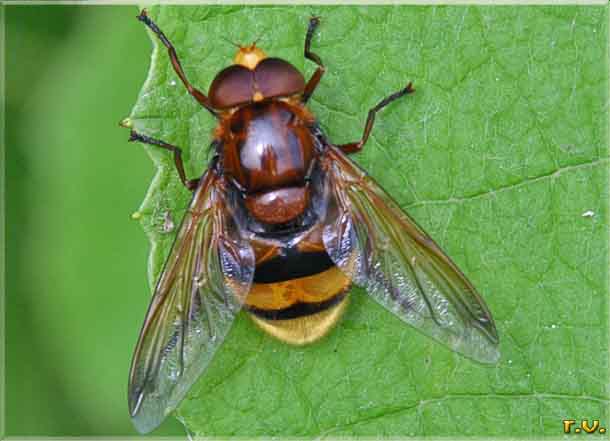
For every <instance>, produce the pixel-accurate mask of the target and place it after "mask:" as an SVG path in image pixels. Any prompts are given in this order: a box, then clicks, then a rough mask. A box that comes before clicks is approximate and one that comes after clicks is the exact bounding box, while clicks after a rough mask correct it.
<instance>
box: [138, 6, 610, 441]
mask: <svg viewBox="0 0 610 441" xmlns="http://www.w3.org/2000/svg"><path fill="white" fill-rule="evenodd" d="M150 14H151V16H152V17H153V18H154V19H155V20H156V21H157V23H158V24H159V26H160V27H161V28H162V29H163V30H164V31H165V33H166V35H167V36H168V37H169V38H170V39H171V40H172V41H173V43H174V44H175V46H176V48H177V51H178V54H179V55H180V57H181V60H182V64H183V66H184V69H185V71H186V73H187V75H188V77H189V78H190V80H191V81H192V82H193V83H194V84H196V85H198V86H199V87H201V89H202V90H207V88H208V87H209V85H210V82H211V81H212V79H213V77H214V75H215V74H216V73H217V72H218V71H219V70H220V69H221V68H223V67H225V66H227V65H229V64H230V63H231V59H232V56H233V52H234V51H235V48H234V47H233V46H232V45H231V44H228V43H227V42H226V41H225V38H226V39H229V40H231V41H235V42H238V43H249V42H251V41H253V40H254V39H255V38H257V37H258V36H260V35H262V39H261V41H260V43H259V45H260V46H262V47H263V48H264V49H265V50H266V51H267V53H269V54H272V55H273V56H278V57H281V58H284V59H286V60H288V61H290V62H291V63H293V64H294V65H295V66H296V67H297V68H298V69H300V70H302V71H304V72H305V73H306V75H310V74H311V73H312V72H313V70H314V65H313V63H311V62H309V61H306V60H305V59H304V58H303V41H304V36H305V30H306V26H307V20H308V17H309V16H310V14H315V15H319V16H321V17H322V24H321V26H320V28H319V32H318V34H317V36H316V37H315V38H314V42H313V48H314V50H315V52H317V53H318V54H319V55H320V56H321V58H322V59H323V60H324V62H325V64H326V66H327V69H328V70H327V73H326V75H325V76H324V78H323V80H322V82H321V84H320V86H319V88H318V89H317V90H316V92H315V95H314V97H313V99H312V101H311V104H310V108H311V109H312V110H313V112H314V113H315V114H316V115H317V117H318V118H319V120H320V122H321V124H322V126H323V127H324V128H325V130H326V131H327V134H328V135H329V137H330V139H331V140H333V141H334V142H336V143H343V142H349V141H354V140H357V139H358V138H359V137H360V136H361V133H362V129H363V126H364V121H365V118H366V114H367V111H368V109H369V108H370V107H372V106H373V105H375V104H376V103H377V102H378V101H379V100H380V99H381V98H383V97H385V96H387V95H388V94H389V93H391V92H394V91H395V90H397V89H399V88H400V87H403V86H404V85H405V84H406V83H407V82H408V81H413V84H414V86H415V88H416V90H417V93H415V94H414V95H413V96H409V97H408V98H405V99H404V100H401V101H400V102H396V103H394V104H392V105H391V106H390V107H389V108H387V109H385V110H384V111H383V112H382V113H381V114H379V115H378V117H377V121H376V125H375V128H374V130H373V134H372V136H371V138H370V140H369V142H368V144H367V146H366V148H365V149H364V151H363V152H362V153H361V154H359V155H357V156H356V160H357V161H358V162H359V163H360V164H361V165H363V166H364V167H365V168H366V169H367V170H368V171H369V172H370V174H371V175H373V176H374V177H376V178H377V179H378V180H379V182H380V183H381V184H382V185H383V186H384V187H385V188H386V189H387V190H388V191H389V193H390V194H392V195H393V196H394V197H395V198H396V200H397V201H398V202H399V203H400V204H401V205H402V206H403V207H404V208H405V209H406V210H407V211H408V212H409V213H410V214H411V215H413V217H415V219H416V220H417V221H418V222H419V223H420V225H422V226H423V227H424V228H425V229H426V230H427V231H428V232H429V233H430V234H431V236H432V237H433V238H434V239H435V240H436V241H437V242H438V243H439V244H440V245H441V246H442V247H443V248H444V249H445V251H446V252H447V253H448V254H449V255H450V256H451V257H452V258H453V259H454V260H455V261H456V263H457V264H458V265H459V266H460V268H462V269H463V271H464V273H465V274H466V275H467V276H468V277H469V278H470V279H471V280H472V282H473V283H474V284H475V285H476V286H477V287H478V289H479V290H480V292H481V293H482V294H483V296H484V297H485V299H486V301H487V303H488V305H489V307H490V309H491V311H492V312H493V315H494V318H495V320H496V323H497V326H498V331H499V334H500V340H501V352H502V357H501V360H500V362H499V363H498V364H497V365H496V366H483V365H480V364H477V363H475V362H473V361H470V360H468V359H465V358H463V357H461V356H459V355H458V354H455V353H453V352H451V351H449V350H448V349H446V348H445V347H443V346H441V345H439V344H437V343H435V342H433V341H431V340H430V339H427V338H426V337H424V336H422V335H421V334H419V333H418V332H417V331H415V330H414V329H412V328H410V327H408V326H406V325H405V324H403V323H402V322H401V321H399V320H398V319H397V318H395V317H393V316H392V315H391V314H390V313H388V312H386V311H385V310H383V309H382V308H381V307H380V306H378V305H377V304H376V303H375V302H374V301H372V300H371V299H369V298H368V297H367V295H366V293H365V292H363V291H361V290H356V289H354V290H353V295H352V302H351V305H350V307H349V310H348V312H347V314H346V316H345V317H344V319H343V320H342V321H341V323H340V325H339V326H338V327H337V328H336V329H335V330H334V331H333V332H332V333H331V335H329V336H328V337H327V338H325V339H324V340H323V341H321V342H319V343H317V344H314V345H311V346H308V347H304V348H294V347H289V346H287V345H284V344H282V343H280V342H277V341H275V340H273V339H272V338H270V337H268V336H266V335H264V334H263V333H262V332H261V331H259V330H258V329H257V328H256V327H255V326H254V325H253V324H252V323H251V322H250V320H249V318H248V317H247V316H246V315H245V314H242V315H241V316H240V317H239V319H238V320H237V323H236V325H235V326H234V328H233V330H232V332H231V334H230V336H229V338H228V340H227V341H226V343H225V345H224V346H223V348H222V350H221V351H220V353H219V354H218V355H217V356H216V358H215V359H214V361H213V363H212V365H211V367H210V368H209V370H208V371H207V372H206V374H205V375H204V376H203V377H202V378H201V380H200V381H199V382H198V383H197V384H196V385H195V387H193V389H192V390H191V392H190V394H189V396H188V398H187V399H186V400H185V401H184V402H183V403H182V405H181V406H180V408H179V417H180V418H181V419H182V420H183V421H184V422H185V423H186V425H187V427H188V428H189V429H190V430H191V431H192V432H193V433H195V434H197V435H207V436H222V435H241V436H254V435H274V436H289V435H290V436H304V437H311V436H322V437H325V436H344V435H347V436H355V435H363V436H364V435H368V436H378V435H392V436H396V435H420V436H424V435H425V436H428V435H431V436H432V435H443V436H463V435H488V436H489V435H498V436H500V435H503V436H507V435H513V436H526V435H528V436H530V435H531V436H541V435H557V436H559V435H561V434H562V430H563V425H562V420H563V419H566V418H573V419H576V420H578V421H580V419H583V418H589V419H600V420H602V423H604V422H606V423H608V412H607V409H608V402H609V401H608V400H609V391H608V349H607V348H608V313H607V312H608V301H607V299H608V277H607V276H608V272H607V262H608V230H607V228H608V210H607V201H608V164H609V162H608V147H607V144H608V140H607V127H606V126H607V121H608V95H607V89H608V67H607V66H608V57H607V42H608V40H607V21H608V15H607V7H605V6H603V7H594V6H582V7H574V6H569V7H568V6H566V7H537V6H527V7H525V6H510V7H465V6H455V7H432V6H375V7H373V6H367V7H340V6H332V7H331V6H329V7H321V6H316V7H305V6H299V7H288V6H273V7H242V6H198V7H188V8H187V7H155V8H152V9H151V11H150ZM132 118H133V120H134V122H135V126H136V128H137V129H138V130H140V131H143V132H144V133H146V134H148V135H151V136H155V137H159V138H162V139H164V140H166V141H168V142H171V143H175V144H177V145H179V146H182V147H183V148H184V149H185V159H186V162H187V172H188V174H189V176H191V177H195V176H198V175H199V174H201V173H202V171H203V170H204V169H205V167H206V158H207V146H208V144H209V143H210V140H211V137H212V135H211V133H212V129H213V126H214V123H215V121H214V120H213V118H211V117H210V115H209V114H208V112H207V111H205V110H204V109H202V108H201V107H200V106H199V105H198V104H197V103H196V102H195V101H194V100H193V99H192V98H191V97H190V96H189V95H188V94H187V93H186V92H185V90H184V89H183V88H182V87H181V85H180V82H179V80H178V78H177V76H176V75H175V73H174V72H173V70H172V68H171V65H170V63H169V61H168V57H167V54H166V51H165V50H164V49H163V48H162V49H161V50H160V49H159V45H158V44H157V42H156V41H155V51H154V53H153V59H152V67H151V70H150V74H149V78H148V79H147V82H146V84H145V86H144V88H143V90H142V93H141V96H140V98H139V100H138V102H137V104H136V106H135V108H134V110H133V114H132ZM150 153H151V155H152V156H153V158H154V159H155V161H156V162H157V164H158V166H159V173H158V175H157V176H156V178H155V180H154V182H153V184H152V186H151V188H150V191H149V194H148V196H147V198H146V200H145V201H144V203H143V206H142V209H141V212H142V213H143V218H142V224H143V225H144V228H145V230H146V231H147V233H148V234H149V235H150V237H151V240H152V243H153V245H154V248H153V252H152V254H151V271H150V273H151V283H152V282H153V281H154V279H155V278H156V277H157V275H158V273H159V269H160V268H161V265H162V263H163V260H164V257H165V256H166V255H167V253H168V249H169V246H170V245H171V242H172V235H171V234H164V233H162V232H161V230H162V228H161V226H162V223H163V213H164V212H166V211H169V212H170V213H171V216H172V217H173V218H174V219H175V220H176V221H177V220H178V219H179V217H180V216H181V214H182V213H183V212H184V208H185V207H186V205H187V203H188V199H189V194H188V192H187V191H185V190H184V189H183V188H182V187H181V185H180V183H179V181H178V179H177V174H176V172H175V170H174V167H173V163H172V160H171V157H170V155H168V154H167V152H163V151H157V150H150Z"/></svg>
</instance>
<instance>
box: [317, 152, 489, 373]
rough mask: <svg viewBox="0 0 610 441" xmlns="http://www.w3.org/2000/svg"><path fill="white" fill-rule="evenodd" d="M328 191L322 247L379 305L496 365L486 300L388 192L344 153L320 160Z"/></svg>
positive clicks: (450, 344)
mask: <svg viewBox="0 0 610 441" xmlns="http://www.w3.org/2000/svg"><path fill="white" fill-rule="evenodd" d="M323 164H324V165H323V166H324V168H325V170H326V172H327V178H328V188H327V191H329V192H330V194H329V198H330V201H331V203H330V204H329V208H328V214H327V216H326V219H327V221H326V225H325V228H324V236H323V239H324V245H325V247H326V249H327V252H328V254H329V255H330V257H331V259H332V260H333V262H334V263H335V264H336V265H337V266H338V267H339V268H340V269H341V270H343V271H344V272H345V273H346V274H347V275H348V276H349V277H350V278H351V279H352V280H353V282H354V283H356V284H357V285H360V286H362V287H364V288H366V290H367V291H368V292H369V294H370V295H372V296H373V298H375V300H377V301H378V302H379V303H381V304H382V305H383V306H384V307H386V308H387V309H389V310H390V311H392V312H393V313H394V314H396V315H397V316H398V317H400V318H401V319H402V320H404V321H405V322H407V323H409V324H410V325H412V326H414V327H416V328H418V329H419V330H420V331H422V332H423V333H424V334H426V335H428V336H430V337H432V338H434V339H436V340H438V341H439V342H441V343H443V344H445V345H447V346H449V347H450V348H451V349H453V350H454V351H457V352H460V353H462V354H464V355H466V356H468V357H470V358H473V359H475V360H477V361H480V362H484V363H494V362H496V361H497V359H498V357H499V355H500V354H499V351H498V334H497V332H496V328H495V325H494V322H493V319H492V317H491V313H490V312H489V310H488V309H487V306H486V305H485V303H484V301H483V299H482V298H481V297H480V296H479V294H478V293H477V292H476V290H475V288H474V287H473V286H472V284H471V283H470V282H469V281H468V280H467V279H466V277H465V276H464V275H463V274H462V273H461V271H460V270H459V269H458V268H457V267H456V265H455V264H454V263H453V262H452V261H451V260H450V259H449V257H447V256H446V255H445V254H444V253H443V251H442V250H441V249H440V248H439V247H438V245H436V244H435V243H434V241H433V240H432V239H430V237H429V236H428V235H427V234H426V233H425V232H424V231H423V230H422V229H421V228H419V227H418V226H417V225H416V224H415V222H414V221H413V220H412V219H411V218H410V217H409V216H408V215H407V214H406V213H404V212H403V211H402V210H401V209H400V207H399V206H398V205H397V204H396V203H395V202H394V201H393V200H392V199H391V197H390V196H389V195H388V194H387V193H385V191H384V190H383V189H382V188H381V187H380V186H379V185H378V184H377V183H376V182H375V181H374V180H373V179H372V178H371V177H370V176H368V175H367V174H366V173H365V172H363V171H362V170H361V169H360V168H358V166H357V165H356V164H354V163H353V162H352V161H351V160H350V159H348V158H347V157H346V156H345V155H344V154H343V153H342V152H341V151H339V150H338V149H336V148H335V147H333V146H328V149H327V152H326V153H325V155H324V158H323Z"/></svg>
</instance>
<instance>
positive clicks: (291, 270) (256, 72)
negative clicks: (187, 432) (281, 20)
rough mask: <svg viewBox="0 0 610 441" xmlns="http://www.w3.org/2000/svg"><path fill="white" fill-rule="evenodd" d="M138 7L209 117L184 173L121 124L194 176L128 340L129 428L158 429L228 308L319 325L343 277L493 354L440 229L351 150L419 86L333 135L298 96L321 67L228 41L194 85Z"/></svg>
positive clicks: (323, 329) (270, 328)
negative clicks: (351, 136) (427, 224)
mask: <svg viewBox="0 0 610 441" xmlns="http://www.w3.org/2000/svg"><path fill="white" fill-rule="evenodd" d="M138 19H139V20H140V21H142V22H143V23H144V24H145V25H146V26H148V28H149V29H150V30H151V31H152V32H153V33H154V34H155V35H156V36H157V37H158V38H159V40H160V41H161V42H162V43H163V45H164V46H165V47H166V48H167V50H168V52H169V57H170V60H171V63H172V65H173V68H174V70H175V72H176V74H177V75H178V77H179V78H180V80H181V81H182V83H183V84H184V86H185V87H186V89H187V90H188V93H189V94H190V95H192V96H193V97H194V98H195V100H197V102H198V103H199V104H201V105H202V106H203V107H204V108H206V109H207V110H208V111H209V112H210V113H211V114H212V115H213V116H215V117H216V118H217V120H218V125H217V128H216V131H215V136H214V140H213V141H212V148H213V152H214V156H213V158H212V159H211V161H210V163H209V165H208V168H207V170H206V171H205V173H204V174H203V175H202V176H201V177H200V178H198V179H193V180H189V179H188V178H187V177H186V174H185V171H184V166H183V163H182V158H181V150H180V148H178V147H176V146H174V145H171V144H169V143H166V142H164V141H161V140H158V139H154V138H151V137H149V136H146V135H143V134H140V133H137V132H136V131H134V130H132V131H131V136H130V141H139V142H142V143H147V144H151V145H155V146H158V147H161V148H164V149H166V150H169V151H171V152H172V153H173V157H174V162H175V166H176V169H177V171H178V175H179V177H180V179H181V181H182V183H183V184H184V186H185V187H186V188H188V189H189V190H191V191H193V197H192V200H191V202H190V206H189V208H188V210H187V212H186V214H185V216H184V219H183V220H182V224H181V225H180V228H179V229H178V232H177V236H176V239H175V242H174V244H173V247H172V250H171V252H170V255H169V257H168V258H167V261H166V263H165V267H164V269H163V271H162V273H161V276H160V278H159V280H158V283H157V285H156V288H155V292H154V295H153V298H152V301H151V303H150V306H149V308H148V312H147V314H146V318H145V320H144V324H143V326H142V330H141V332H140V337H139V340H138V343H137V346H136V348H135V352H134V355H133V361H132V364H131V372H130V376H129V391H128V395H129V397H128V398H129V410H130V413H131V416H132V418H133V421H134V424H135V426H136V428H137V429H138V430H139V431H140V432H148V431H150V430H153V429H154V428H156V427H157V426H158V425H159V424H160V423H161V422H162V421H163V420H164V418H165V417H166V416H167V415H168V414H169V413H170V412H171V411H172V410H174V409H175V408H176V406H177V405H178V404H179V403H180V401H181V400H182V399H183V398H184V396H185V395H186V393H187V392H188V390H189V388H190V387H191V386H192V385H193V383H194V382H195V381H196V380H197V379H198V377H199V376H200V375H201V374H202V373H203V371H204V370H205V369H206V367H207V366H208V364H209V362H210V360H211V358H212V357H213V355H214V353H215V351H216V350H217V349H218V347H219V346H220V344H221V343H222V341H223V338H224V337H225V336H226V335H227V333H228V331H229V329H230V327H231V324H232V322H233V320H234V319H235V316H236V314H237V313H238V311H240V309H241V308H243V309H245V310H246V311H247V312H248V313H249V315H250V317H251V318H252V320H253V321H254V322H255V323H256V324H257V325H258V326H259V327H260V328H262V329H263V330H264V331H266V332H267V333H269V334H270V335H272V336H274V337H276V338H278V339H280V340H283V341H284V342H287V343H290V344H295V345H302V344H307V343H311V342H313V341H316V340H318V339H320V338H321V337H323V336H324V335H326V334H327V333H328V332H329V331H330V329H331V328H332V327H333V326H334V325H335V324H336V323H337V321H338V320H339V318H340V317H341V315H342V313H343V312H344V311H345V308H346V306H347V302H348V299H349V287H350V285H351V284H352V283H355V284H356V285H360V286H362V287H364V288H365V289H366V290H367V291H368V293H369V294H370V295H371V296H372V297H373V298H374V299H375V300H377V301H378V302H379V303H381V305H383V306H384V307H385V308H387V309H389V310H390V311H391V312H393V313H394V314H396V315H397V316H398V317H400V318H401V319H402V320H404V321H405V322H407V323H408V324H410V325H412V326H414V327H416V328H418V329H419V330H420V331H422V332H423V333H425V334H427V335H428V336H430V337H432V338H434V339H436V340H438V341H440V342H441V343H443V344H445V345H447V346H448V347H450V348H451V349H453V350H454V351H457V352H459V353H462V354H464V355H466V356H468V357H470V358H473V359H475V360H478V361H480V362H490V363H493V362H495V361H496V360H497V358H498V356H499V352H498V335H497V332H496V328H495V325H494V322H493V319H492V317H491V314H490V312H489V310H488V308H487V306H486V305H485V303H484V301H483V300H482V298H481V297H480V296H479V294H478V293H477V292H476V290H475V288H474V287H473V286H472V284H471V283H470V282H469V281H468V280H467V279H466V277H465V276H464V275H463V274H462V273H461V271H460V270H459V269H458V268H457V267H456V265H455V264H454V263H453V262H452V261H451V259H449V257H447V256H446V255H445V254H444V253H443V251H442V250H441V249H440V248H439V247H438V246H437V245H436V243H435V242H434V241H433V240H432V239H431V238H430V237H429V236H428V235H427V234H426V233H425V232H424V231H423V230H422V229H421V228H420V227H419V226H417V225H416V224H415V222H414V221H413V220H412V219H411V218H410V217H409V216H408V215H407V214H406V213H404V212H403V211H402V210H401V209H400V207H399V206H398V205H397V204H396V203H395V202H394V201H393V200H392V198H391V197H390V196H388V195H387V194H386V193H385V191H384V190H383V189H382V188H381V187H380V186H379V185H378V184H377V183H376V182H375V180H374V179H372V178H371V177H370V176H368V175H367V174H366V172H364V171H363V170H362V169H360V168H359V167H358V166H357V165H356V164H355V163H354V162H352V161H351V160H350V159H349V158H348V156H347V154H350V153H354V152H358V151H359V150H361V149H362V147H363V146H364V145H365V144H366V141H367V139H368V137H369V134H370V133H371V130H372V128H373V123H374V121H375V115H376V113H377V112H378V111H379V110H381V109H382V108H383V107H385V106H387V105H388V104H390V103H391V102H392V101H395V100H397V99H399V98H401V97H403V96H406V95H409V94H411V93H413V92H414V89H413V87H412V85H411V83H409V84H407V86H406V87H405V88H403V89H402V90H400V91H398V92H396V93H394V94H392V95H390V96H388V97H387V98H385V99H383V100H381V101H380V102H379V104H377V105H376V106H375V107H373V108H372V109H371V110H370V111H369V113H368V118H367V120H366V125H365V128H364V133H363V135H362V138H361V139H360V140H359V141H357V142H352V143H349V144H343V145H335V144H332V143H331V142H330V141H329V140H328V139H327V138H326V136H325V135H324V133H323V132H322V130H321V129H320V126H319V125H318V123H317V122H316V119H315V117H314V116H313V115H312V113H311V112H310V111H309V110H308V109H307V107H306V103H307V101H308V99H309V98H310V97H311V95H312V93H313V92H314V90H315V89H316V86H317V85H318V83H319V81H320V79H321V78H322V76H323V75H324V72H325V67H324V65H323V63H322V61H321V59H320V57H319V56H318V55H316V54H315V53H313V52H311V50H310V45H311V40H312V37H313V34H314V31H315V29H316V27H317V26H318V24H319V19H318V18H317V17H312V18H311V19H310V22H309V27H308V29H307V34H306V37H305V50H304V55H305V58H307V59H309V60H311V61H313V62H314V63H316V65H317V69H316V71H315V73H314V74H313V75H312V76H311V78H310V79H309V80H308V81H307V82H306V81H305V78H304V77H303V75H302V74H301V73H300V72H299V71H298V70H297V69H296V68H295V67H294V66H292V65H291V64H290V63H288V62H286V61H284V60H282V59H279V58H272V57H268V56H267V55H266V54H265V52H263V50H261V49H260V48H259V47H257V46H256V44H255V43H253V44H251V45H248V46H239V50H238V51H237V54H236V55H235V59H234V64H233V65H231V66H229V67H227V68H225V69H224V70H222V71H220V73H218V74H217V75H216V77H215V79H214V80H213V82H212V84H211V86H210V89H209V92H208V94H207V95H205V94H204V93H203V92H201V91H200V90H198V89H196V88H195V87H194V86H193V85H191V83H189V81H188V79H187V77H186V75H185V74H184V71H183V70H182V67H181V64H180V61H179V59H178V55H177V54H176V51H175V49H174V47H173V46H172V44H171V43H170V41H169V40H168V38H167V37H166V36H165V35H164V34H163V32H162V31H161V30H160V29H159V28H158V26H157V25H156V24H155V23H154V22H153V20H151V18H150V17H149V16H148V15H147V13H146V11H145V10H143V11H142V12H141V13H140V15H139V16H138Z"/></svg>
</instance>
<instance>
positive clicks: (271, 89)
mask: <svg viewBox="0 0 610 441" xmlns="http://www.w3.org/2000/svg"><path fill="white" fill-rule="evenodd" d="M254 78H255V79H256V84H257V86H258V90H259V91H260V92H261V94H262V95H263V97H265V98H273V97H276V96H288V95H294V94H295V93H299V92H302V91H303V90H304V89H305V78H303V75H302V74H301V72H299V71H298V70H297V69H296V68H295V67H294V66H293V65H292V64H290V63H289V62H287V61H284V60H282V59H280V58H265V59H264V60H263V61H261V62H260V63H258V65H257V66H256V69H254Z"/></svg>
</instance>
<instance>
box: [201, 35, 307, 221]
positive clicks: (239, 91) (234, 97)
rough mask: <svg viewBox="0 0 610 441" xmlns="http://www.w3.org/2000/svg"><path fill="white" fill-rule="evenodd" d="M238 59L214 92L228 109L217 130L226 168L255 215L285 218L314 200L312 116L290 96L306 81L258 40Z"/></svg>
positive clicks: (220, 106)
mask: <svg viewBox="0 0 610 441" xmlns="http://www.w3.org/2000/svg"><path fill="white" fill-rule="evenodd" d="M234 61H235V64H234V65H232V66H229V67H227V68H226V69H224V70H222V71H221V72H220V73H219V74H218V75H217V76H216V78H215V79H214V81H213V82H212V85H211V86H210V91H209V97H210V100H211V101H212V103H213V105H214V107H215V108H217V109H220V110H222V111H223V114H222V119H221V121H220V126H219V128H218V130H217V132H216V134H217V137H218V138H220V140H221V141H222V143H223V148H222V153H223V154H222V158H223V170H224V172H225V173H226V175H227V176H228V177H229V178H230V179H232V180H233V181H234V182H235V183H236V186H237V187H238V188H240V189H241V190H242V191H243V194H244V198H245V204H246V207H247V209H248V211H249V212H250V213H251V214H252V216H254V218H256V219H257V220H259V221H261V222H264V223H268V224H282V223H286V222H289V221H291V220H293V219H294V218H296V217H297V216H299V215H300V214H302V213H303V212H304V211H305V209H306V208H307V206H308V204H309V188H308V186H307V185H306V179H305V178H306V176H307V173H308V170H309V169H310V166H311V162H312V160H313V157H314V146H313V143H312V138H311V132H310V130H309V125H310V124H311V122H312V121H313V117H312V116H311V115H310V114H309V112H308V111H307V110H306V109H305V107H304V106H303V105H302V104H300V100H298V99H297V100H294V99H290V98H291V97H293V96H299V95H300V94H301V93H303V90H304V87H305V80H304V78H303V75H301V73H300V72H299V71H298V70H297V69H296V68H295V67H294V66H292V65H291V64H290V63H288V62H287V61H284V60H281V59H279V58H267V56H266V55H265V53H264V52H263V51H262V50H261V49H260V48H257V47H256V45H255V44H252V45H250V46H246V47H240V49H239V51H238V52H237V54H236V56H235V60H234Z"/></svg>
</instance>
